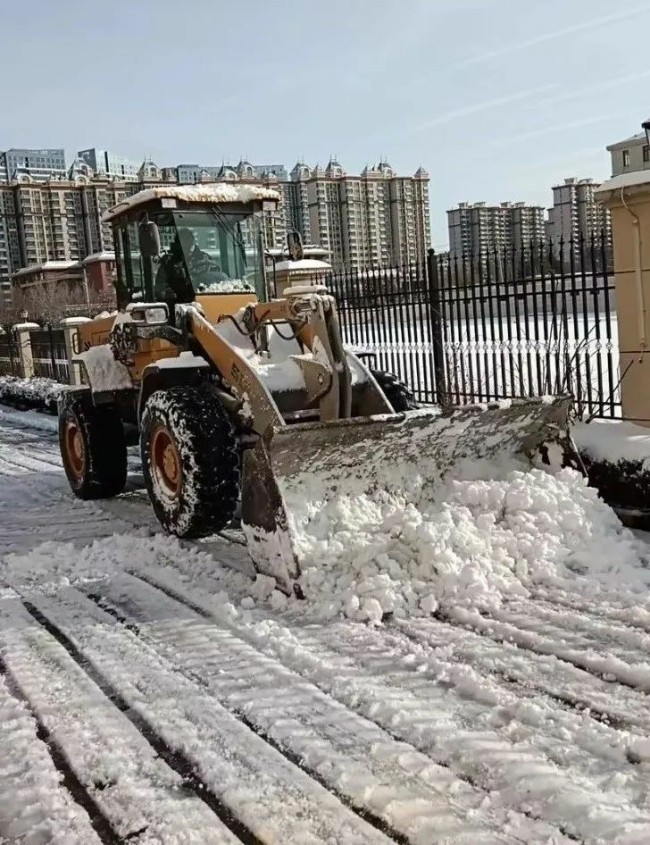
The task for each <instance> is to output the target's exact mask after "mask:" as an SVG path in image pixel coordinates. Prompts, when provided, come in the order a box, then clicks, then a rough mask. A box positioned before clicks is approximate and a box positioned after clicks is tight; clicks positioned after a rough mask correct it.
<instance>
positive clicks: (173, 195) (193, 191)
mask: <svg viewBox="0 0 650 845" xmlns="http://www.w3.org/2000/svg"><path fill="white" fill-rule="evenodd" d="M157 199H175V200H179V201H180V202H188V203H189V202H206V203H225V202H236V203H250V202H256V201H262V200H271V201H275V202H278V201H279V200H280V195H279V194H278V192H277V191H274V190H273V189H272V188H264V187H262V186H261V185H231V184H227V183H225V182H217V183H212V184H209V185H162V186H160V187H157V188H147V189H146V190H145V191H139V192H138V193H137V194H133V196H131V197H127V198H126V199H124V200H122V202H119V203H118V204H117V205H115V206H113V208H110V209H109V210H108V211H107V212H106V213H105V214H104V216H103V220H105V221H108V220H112V219H113V218H114V217H116V216H117V215H118V214H123V213H124V212H125V211H128V210H130V209H133V208H137V207H138V206H140V205H145V204H146V203H148V202H151V201H152V200H157Z"/></svg>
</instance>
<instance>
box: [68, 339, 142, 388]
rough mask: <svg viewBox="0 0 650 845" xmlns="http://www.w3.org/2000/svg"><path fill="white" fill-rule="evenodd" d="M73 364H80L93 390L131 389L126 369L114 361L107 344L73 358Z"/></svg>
mask: <svg viewBox="0 0 650 845" xmlns="http://www.w3.org/2000/svg"><path fill="white" fill-rule="evenodd" d="M73 363H82V364H83V366H84V368H85V370H86V373H87V375H88V381H89V383H90V385H91V387H92V389H93V390H95V391H98V392H104V391H105V392H107V393H109V392H112V391H119V390H130V389H131V388H132V387H133V382H132V381H131V375H130V373H129V370H128V367H126V366H125V365H124V364H122V363H121V361H116V360H115V357H114V356H113V351H112V349H111V347H110V346H109V345H108V344H102V345H101V346H93V347H92V348H91V349H88V350H86V352H82V353H80V354H79V355H77V356H75V357H74V358H73Z"/></svg>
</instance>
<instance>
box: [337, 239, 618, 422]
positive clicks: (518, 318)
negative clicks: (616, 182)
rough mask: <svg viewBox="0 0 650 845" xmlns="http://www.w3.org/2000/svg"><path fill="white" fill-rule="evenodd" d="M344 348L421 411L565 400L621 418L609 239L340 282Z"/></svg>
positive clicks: (439, 261) (342, 277) (433, 259)
mask: <svg viewBox="0 0 650 845" xmlns="http://www.w3.org/2000/svg"><path fill="white" fill-rule="evenodd" d="M328 285H329V286H330V287H331V288H332V290H333V292H334V293H335V295H336V297H337V300H338V303H339V313H340V318H341V326H342V331H343V335H344V340H345V341H346V343H348V344H349V345H350V346H351V347H352V348H354V349H356V350H357V351H360V352H365V353H370V354H371V355H372V358H373V366H375V367H376V368H377V369H384V370H391V371H393V372H394V373H396V374H397V375H399V376H400V378H402V379H403V380H404V381H406V382H407V383H408V384H410V386H411V387H412V389H413V391H414V392H415V394H416V395H417V396H418V397H419V398H420V399H421V400H422V401H425V402H436V403H440V404H445V403H466V402H487V401H494V400H498V399H504V398H510V397H516V396H535V395H543V394H548V393H557V392H570V393H572V394H573V395H574V397H575V399H576V404H577V406H578V409H579V411H580V412H581V413H582V414H585V415H587V416H596V417H617V416H620V413H621V407H620V394H619V376H618V369H619V367H618V333H617V320H616V310H615V301H614V280H613V273H612V269H611V259H610V246H609V241H608V238H607V236H606V235H605V234H604V233H603V234H601V235H594V236H592V237H590V238H589V239H588V240H586V239H584V238H580V239H579V240H576V241H575V242H574V241H571V242H566V243H564V242H560V243H557V244H554V243H553V242H550V241H549V242H542V243H531V244H529V245H528V247H527V248H526V249H523V250H514V249H503V250H490V251H487V252H485V253H482V254H480V255H477V256H472V257H460V256H450V255H448V254H447V255H435V254H434V253H433V252H432V253H430V254H429V256H428V260H427V261H423V262H416V263H413V264H410V265H408V266H404V267H395V268H379V269H371V270H363V271H360V270H355V271H349V272H342V273H335V274H333V275H332V276H331V277H330V279H329V280H328Z"/></svg>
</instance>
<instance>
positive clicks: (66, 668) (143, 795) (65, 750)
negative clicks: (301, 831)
mask: <svg viewBox="0 0 650 845" xmlns="http://www.w3.org/2000/svg"><path fill="white" fill-rule="evenodd" d="M0 615H1V619H2V623H3V625H2V629H0V637H1V639H2V641H3V642H4V644H5V647H4V651H5V663H6V664H7V665H8V669H9V671H10V673H11V675H12V677H13V678H14V679H15V683H16V685H17V686H18V687H20V689H21V691H22V694H23V696H24V697H25V698H26V699H27V700H28V701H29V704H30V707H31V709H32V711H33V712H35V713H38V714H39V719H40V721H41V722H42V723H43V724H44V726H45V727H46V728H47V730H48V731H49V733H50V735H51V736H53V737H54V738H55V739H56V742H57V744H58V746H59V747H60V750H61V754H62V755H63V758H64V759H65V760H66V761H67V763H68V767H69V769H70V770H71V771H73V772H74V773H75V774H76V777H77V780H78V781H79V783H80V784H81V788H82V789H83V790H85V792H86V793H87V794H88V795H89V796H91V794H92V800H93V801H94V804H95V805H96V806H97V807H98V808H99V812H101V814H102V815H103V816H104V818H105V819H106V820H107V823H108V824H109V825H110V829H111V830H112V831H113V833H114V836H113V837H112V838H111V837H110V836H108V835H107V841H113V842H115V841H117V842H123V841H127V840H134V839H137V838H140V837H144V839H145V840H152V841H160V838H161V837H162V838H163V840H164V841H169V842H176V841H179V835H180V834H181V832H182V835H180V840H181V841H182V840H183V836H184V835H185V834H186V833H189V834H190V835H193V836H198V837H200V841H201V842H205V843H210V845H233V843H235V842H239V841H240V840H239V839H237V838H236V837H235V836H233V835H232V833H231V832H230V830H229V829H228V828H227V827H226V826H225V825H223V824H222V823H221V822H220V821H219V819H218V818H216V817H215V815H214V813H213V812H212V811H211V810H210V809H209V808H208V807H207V806H206V805H205V803H204V802H203V801H202V800H199V797H197V796H195V795H193V794H192V793H191V792H190V791H189V790H188V789H187V788H186V785H185V783H184V781H183V780H182V778H181V777H179V776H178V774H177V773H175V772H174V771H172V769H171V768H170V767H169V766H167V765H166V764H165V762H164V761H163V760H161V759H160V758H159V757H158V756H157V755H156V754H155V753H154V751H153V750H152V749H151V748H150V746H149V745H148V744H147V742H146V741H145V739H144V738H143V737H142V736H141V734H140V733H139V732H138V731H137V730H136V729H135V727H134V726H133V725H132V724H131V722H130V721H129V719H128V714H124V712H123V711H122V712H120V708H119V707H116V706H115V703H114V702H111V701H110V700H109V699H107V698H106V697H105V695H104V693H103V692H102V691H100V689H99V688H98V687H97V685H96V684H95V683H94V682H93V681H92V680H91V679H89V678H88V676H87V675H86V674H85V673H84V672H83V671H82V669H81V668H80V667H79V666H78V665H77V664H76V663H75V662H74V661H73V660H71V658H70V656H69V654H68V653H67V652H66V650H65V649H64V648H63V647H62V646H61V644H60V643H58V642H57V641H56V639H55V638H53V637H52V636H51V635H50V634H49V633H48V632H47V631H46V630H45V629H44V628H43V626H41V625H40V624H39V623H37V622H36V621H35V620H34V618H33V617H32V616H31V615H30V614H29V613H28V612H27V610H26V609H25V607H24V606H23V604H21V602H20V600H19V599H14V600H11V601H6V602H4V603H2V604H1V605H0ZM133 796H137V797H138V798H137V801H134V800H133Z"/></svg>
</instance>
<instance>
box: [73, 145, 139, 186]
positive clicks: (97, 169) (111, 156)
mask: <svg viewBox="0 0 650 845" xmlns="http://www.w3.org/2000/svg"><path fill="white" fill-rule="evenodd" d="M77 159H78V160H81V161H83V162H84V163H85V164H87V165H88V166H89V167H90V168H91V169H92V171H93V173H94V174H95V175H96V176H106V177H108V178H109V179H124V180H126V181H131V180H134V181H135V180H137V178H138V170H139V169H140V165H139V164H137V163H136V162H134V161H131V160H130V159H128V158H124V156H118V155H116V154H115V153H112V152H110V151H109V150H99V149H97V147H91V149H89V150H79V152H78V153H77Z"/></svg>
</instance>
